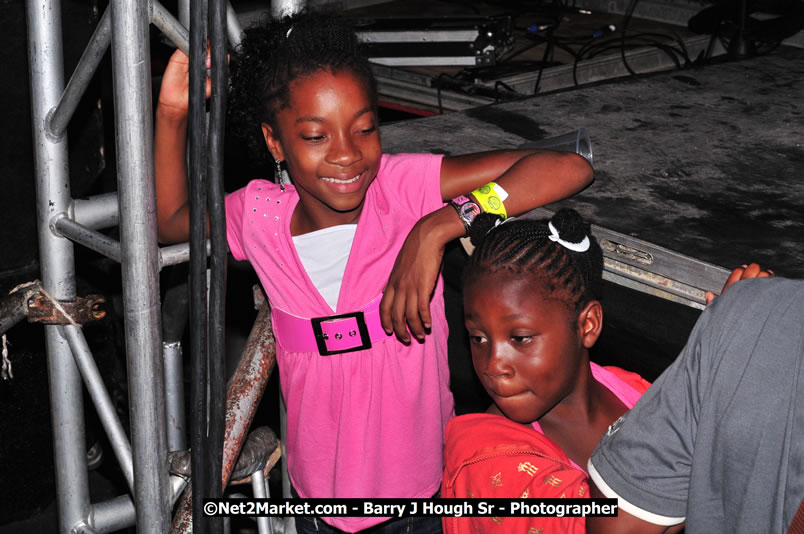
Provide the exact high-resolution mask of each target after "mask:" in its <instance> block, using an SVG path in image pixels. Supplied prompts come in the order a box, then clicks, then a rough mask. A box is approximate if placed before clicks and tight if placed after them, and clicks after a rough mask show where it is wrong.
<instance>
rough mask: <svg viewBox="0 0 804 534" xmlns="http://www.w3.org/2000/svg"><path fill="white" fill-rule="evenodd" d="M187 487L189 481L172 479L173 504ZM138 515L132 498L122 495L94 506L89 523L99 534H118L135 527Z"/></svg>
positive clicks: (177, 478) (177, 477)
mask: <svg viewBox="0 0 804 534" xmlns="http://www.w3.org/2000/svg"><path fill="white" fill-rule="evenodd" d="M186 486H187V481H186V480H184V479H183V478H182V477H179V476H172V477H170V494H171V503H173V502H175V501H176V499H178V498H179V495H181V492H182V491H183V490H184V488H185V487H186ZM136 514H137V512H136V510H135V509H134V503H133V502H132V501H131V496H130V495H121V496H119V497H114V498H113V499H109V500H107V501H103V502H99V503H95V504H93V505H92V513H91V515H90V518H89V519H90V521H89V523H90V525H91V526H92V528H94V529H95V532H96V533H97V534H105V533H106V532H118V531H120V530H123V529H125V528H128V527H132V526H134V524H135V522H136Z"/></svg>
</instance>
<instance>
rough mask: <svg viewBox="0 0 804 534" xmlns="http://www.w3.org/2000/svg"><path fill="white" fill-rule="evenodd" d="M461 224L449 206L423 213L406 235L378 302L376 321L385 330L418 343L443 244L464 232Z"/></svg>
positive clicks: (427, 319) (425, 327) (426, 322)
mask: <svg viewBox="0 0 804 534" xmlns="http://www.w3.org/2000/svg"><path fill="white" fill-rule="evenodd" d="M464 232H465V230H464V227H463V223H462V222H461V221H460V219H458V215H457V213H455V210H454V209H453V208H452V207H451V206H444V207H443V208H441V209H439V210H436V211H434V212H433V213H430V214H429V215H425V216H424V217H422V218H421V219H420V220H419V222H417V223H416V225H415V226H414V227H413V229H412V230H411V231H410V233H409V234H408V237H407V239H406V240H405V244H404V245H402V249H401V250H400V251H399V254H398V255H397V257H396V262H395V263H394V268H393V269H392V270H391V275H390V276H389V278H388V284H387V285H386V286H385V290H384V291H383V297H382V301H381V302H380V321H381V322H382V326H383V328H384V329H385V331H386V333H388V334H391V333H392V332H395V333H396V335H397V337H398V338H399V340H400V341H402V342H403V343H405V344H408V343H410V334H409V333H408V329H410V333H412V334H413V335H414V336H415V337H416V339H418V340H419V341H420V342H422V341H424V336H425V335H426V334H427V331H428V330H429V329H430V327H431V326H432V322H431V320H430V297H431V295H432V293H433V288H435V284H436V281H437V279H438V272H439V270H440V269H441V259H442V257H443V256H444V246H445V245H446V244H447V243H449V242H450V241H452V240H453V239H455V238H458V237H460V236H462V235H463V234H464Z"/></svg>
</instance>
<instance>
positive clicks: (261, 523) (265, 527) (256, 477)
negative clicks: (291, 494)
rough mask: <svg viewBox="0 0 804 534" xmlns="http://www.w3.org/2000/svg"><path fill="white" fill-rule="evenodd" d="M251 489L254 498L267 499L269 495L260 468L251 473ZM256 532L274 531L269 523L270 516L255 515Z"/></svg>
mask: <svg viewBox="0 0 804 534" xmlns="http://www.w3.org/2000/svg"><path fill="white" fill-rule="evenodd" d="M251 490H252V491H253V492H254V498H255V499H267V498H269V497H270V496H271V495H270V494H269V491H270V490H269V488H268V484H266V480H265V475H263V473H262V469H258V470H256V471H254V472H253V473H251ZM257 532H259V533H260V534H273V533H274V526H273V524H271V518H270V517H257Z"/></svg>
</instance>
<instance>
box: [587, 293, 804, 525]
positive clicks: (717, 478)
mask: <svg viewBox="0 0 804 534" xmlns="http://www.w3.org/2000/svg"><path fill="white" fill-rule="evenodd" d="M803 368H804V281H794V280H784V279H774V278H772V279H768V278H765V279H754V280H747V281H742V282H739V283H737V284H736V285H734V286H733V287H731V288H729V290H728V291H726V292H725V293H724V294H723V295H722V296H720V297H718V298H717V299H716V300H715V302H714V303H713V304H712V305H710V306H709V307H708V308H707V310H706V311H705V312H704V313H703V314H702V315H701V317H700V319H699V320H698V323H697V324H696V326H695V329H694V330H693V332H692V334H691V335H690V339H689V341H688V343H687V346H686V347H685V348H684V350H683V351H682V353H681V355H680V356H679V357H678V359H677V360H676V361H675V362H674V363H673V364H672V365H671V366H670V367H668V368H667V370H666V371H665V372H664V373H663V374H662V376H660V377H659V378H658V379H657V380H656V382H655V383H654V385H653V386H652V387H651V388H650V389H649V390H648V391H647V392H646V393H645V394H644V395H643V396H642V398H641V399H640V401H639V402H638V403H637V405H636V406H635V407H634V408H633V409H632V410H631V411H630V412H629V413H627V414H626V415H624V416H623V418H621V419H620V420H618V421H617V422H615V423H614V424H613V425H612V427H611V428H610V429H609V431H608V432H607V433H606V435H605V436H604V437H603V438H602V439H601V441H600V443H599V444H598V447H597V449H596V450H595V453H594V455H593V456H592V458H591V460H590V462H589V467H590V475H591V476H592V480H593V481H594V482H595V483H596V485H597V486H598V487H599V488H600V489H601V490H602V491H603V493H604V494H607V495H608V496H612V497H614V496H617V497H620V498H622V499H625V501H627V503H624V504H626V505H627V504H629V503H630V504H631V505H633V506H635V507H637V512H639V511H645V512H648V516H645V515H640V514H639V513H636V514H633V515H637V516H638V517H642V518H643V519H646V520H648V521H650V522H653V523H657V524H673V523H679V522H681V521H682V520H684V518H685V517H686V531H687V532H688V534H695V533H698V532H703V533H707V534H708V533H712V532H752V533H754V532H762V533H784V532H785V531H786V530H787V527H788V525H789V524H790V522H791V521H792V519H793V515H794V514H795V511H796V508H798V505H799V503H800V502H801V500H802V498H803V497H804V370H803ZM621 504H623V503H621ZM621 507H622V508H623V509H625V510H626V511H631V510H628V509H627V508H626V507H623V506H621ZM632 513H633V512H632ZM650 514H656V517H659V518H662V517H664V518H670V520H669V521H667V522H665V523H662V522H660V521H652V520H651V518H650V517H649V516H650ZM673 518H675V519H673Z"/></svg>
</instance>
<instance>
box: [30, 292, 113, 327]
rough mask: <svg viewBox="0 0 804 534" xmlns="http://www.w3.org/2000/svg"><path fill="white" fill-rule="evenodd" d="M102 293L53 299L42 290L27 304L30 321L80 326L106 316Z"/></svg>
mask: <svg viewBox="0 0 804 534" xmlns="http://www.w3.org/2000/svg"><path fill="white" fill-rule="evenodd" d="M105 302H106V298H105V297H103V296H102V295H87V296H86V298H83V297H75V299H73V300H53V299H52V298H51V297H50V295H47V294H45V293H43V292H42V291H41V290H40V291H38V292H36V293H35V294H34V295H32V296H31V297H30V298H29V299H28V302H27V304H26V309H27V312H28V322H29V323H42V324H58V325H74V326H80V325H83V324H85V323H88V322H90V321H97V320H98V319H103V318H104V317H105V316H106V311H105V310H103V309H102V307H101V305H102V304H104V303H105Z"/></svg>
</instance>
